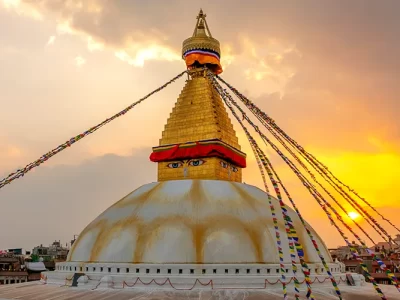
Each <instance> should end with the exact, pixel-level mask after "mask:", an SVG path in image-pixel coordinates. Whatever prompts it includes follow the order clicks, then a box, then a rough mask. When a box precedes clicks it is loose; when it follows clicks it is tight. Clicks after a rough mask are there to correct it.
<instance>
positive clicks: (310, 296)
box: [209, 72, 315, 300]
mask: <svg viewBox="0 0 400 300" xmlns="http://www.w3.org/2000/svg"><path fill="white" fill-rule="evenodd" d="M209 78H210V81H211V84H212V85H213V87H214V88H215V90H216V91H217V92H218V93H219V94H220V96H221V97H222V99H223V100H224V102H225V104H226V105H227V106H228V108H229V109H230V110H231V112H232V114H233V115H234V116H235V118H236V119H237V121H238V122H239V124H241V126H242V128H243V130H244V131H245V133H246V136H247V137H248V138H249V139H250V140H252V141H253V145H254V148H255V149H256V150H257V152H258V153H259V154H261V153H262V150H261V149H259V147H258V145H257V144H256V143H255V141H254V140H253V139H252V137H251V135H250V133H249V132H248V130H247V128H246V127H245V126H244V124H243V123H242V121H241V120H240V118H239V116H238V115H237V114H236V112H235V110H234V109H233V107H232V106H231V104H230V102H231V99H230V98H231V97H230V95H229V94H228V93H226V92H225V91H224V90H223V89H222V87H221V86H220V85H219V84H218V82H217V81H216V80H215V78H214V74H212V73H211V72H209ZM227 98H229V100H228V99H227ZM260 159H261V161H262V156H261V155H260ZM263 165H264V167H265V169H266V170H267V173H268V175H269V177H270V179H271V183H272V185H273V186H274V190H275V192H276V193H277V195H279V196H278V199H279V197H280V192H279V187H278V186H277V185H276V181H275V179H274V178H273V175H272V173H271V172H270V169H269V168H268V166H267V165H266V164H265V162H263ZM267 195H268V202H269V205H270V209H271V213H272V218H273V222H274V228H275V232H276V237H277V244H278V251H279V257H280V262H281V263H280V269H281V272H282V277H283V278H284V275H283V273H284V272H285V269H284V265H283V252H282V246H281V239H280V233H279V227H278V219H277V218H276V213H275V207H274V205H273V203H272V198H271V196H270V194H269V193H267ZM279 204H280V207H281V212H282V217H283V220H284V223H285V227H286V228H285V230H286V232H288V231H290V232H291V236H292V237H293V240H294V243H295V247H296V250H297V255H298V257H299V260H300V263H301V266H302V271H303V274H304V277H305V282H306V286H307V294H306V297H307V299H311V300H314V299H315V298H314V296H313V294H312V289H311V279H310V276H309V275H310V269H309V267H308V265H307V263H306V262H305V260H304V249H303V246H302V245H301V244H300V243H299V239H298V236H297V232H296V230H295V228H294V226H293V222H292V219H291V218H290V216H289V215H288V213H287V209H286V207H285V204H284V202H283V200H282V198H280V199H279ZM288 240H289V241H290V237H289V236H288ZM295 271H296V269H294V270H293V273H294V274H295ZM296 281H297V284H296ZM283 291H284V299H286V297H287V289H286V285H284V286H283ZM298 291H299V290H298V280H297V278H296V279H295V293H296V299H298V297H299V296H298Z"/></svg>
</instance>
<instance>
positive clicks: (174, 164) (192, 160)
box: [150, 10, 246, 182]
mask: <svg viewBox="0 0 400 300" xmlns="http://www.w3.org/2000/svg"><path fill="white" fill-rule="evenodd" d="M205 17H206V15H205V14H203V11H202V10H200V13H199V15H198V17H197V23H196V27H195V32H194V34H193V37H192V38H189V39H187V40H185V42H184V47H185V45H186V46H187V45H194V42H193V41H194V40H195V39H196V40H197V41H200V40H201V41H203V44H202V46H207V45H208V46H210V45H211V44H212V43H209V42H208V41H209V39H212V41H216V42H217V43H218V50H219V42H218V41H217V40H215V39H213V38H212V37H211V33H210V31H209V29H208V25H207V22H206V21H205ZM206 30H207V32H208V35H207V33H206ZM207 43H208V44H207ZM214 45H216V44H214ZM203 49H204V48H203ZM207 49H209V48H207ZM218 53H219V52H218ZM199 55H201V53H200V54H199ZM200 60H201V57H200ZM205 65H207V66H208V63H206V64H205ZM203 66H204V64H202V63H200V62H199V61H197V64H196V66H193V67H192V68H190V71H189V75H190V78H189V79H188V80H187V82H186V85H185V87H184V88H183V90H182V92H181V94H180V96H179V98H178V101H177V102H176V104H175V107H174V108H173V110H172V113H171V114H170V117H169V118H168V120H167V124H166V125H165V129H164V131H163V132H162V138H161V139H160V144H159V146H158V147H154V148H153V153H152V155H151V156H150V159H151V160H152V161H154V162H158V180H159V181H165V180H177V179H214V180H228V181H236V182H241V181H242V170H241V168H243V167H245V166H246V160H245V157H246V155H245V154H244V153H243V152H241V151H240V146H239V143H238V138H237V137H236V133H235V130H234V129H233V125H232V123H231V120H230V119H229V116H228V113H227V112H226V109H225V107H224V104H223V102H222V99H221V97H220V96H219V94H218V93H217V92H216V91H215V90H214V88H213V86H212V85H211V83H210V82H209V80H208V78H207V77H206V76H205V72H204V70H203V68H202V67H203ZM198 67H201V68H198Z"/></svg>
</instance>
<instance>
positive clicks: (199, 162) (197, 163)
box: [189, 159, 205, 167]
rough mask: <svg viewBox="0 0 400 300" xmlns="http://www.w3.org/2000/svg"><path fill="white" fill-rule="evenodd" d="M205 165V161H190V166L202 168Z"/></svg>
mask: <svg viewBox="0 0 400 300" xmlns="http://www.w3.org/2000/svg"><path fill="white" fill-rule="evenodd" d="M204 163H205V161H204V160H202V159H192V160H191V161H189V166H193V167H197V166H201V165H202V164H204Z"/></svg>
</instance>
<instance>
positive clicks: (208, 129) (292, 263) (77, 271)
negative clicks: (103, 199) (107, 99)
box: [0, 11, 400, 300]
mask: <svg viewBox="0 0 400 300" xmlns="http://www.w3.org/2000/svg"><path fill="white" fill-rule="evenodd" d="M220 56H221V50H220V43H219V41H218V40H217V39H215V38H214V37H213V36H212V35H211V32H210V29H209V26H208V24H207V21H206V15H205V14H204V13H203V12H202V11H200V13H199V15H198V16H197V20H196V25H195V29H194V33H193V35H192V36H191V37H190V38H188V39H186V40H185V41H184V42H183V49H182V57H183V59H184V61H185V63H186V66H187V71H186V74H187V75H188V77H187V80H186V83H185V86H184V88H183V90H182V92H181V93H180V95H179V97H178V100H177V102H176V104H175V107H174V108H173V110H172V112H171V114H170V117H169V118H168V120H167V123H166V125H165V128H164V131H163V132H162V135H161V139H160V141H159V145H157V146H155V147H153V149H152V152H151V154H150V160H151V161H152V162H154V163H157V164H158V180H157V182H152V183H149V184H145V185H143V186H141V187H139V188H137V189H135V190H134V191H133V192H131V193H130V194H128V195H127V196H125V197H123V198H122V199H121V200H119V201H117V202H115V203H114V204H113V205H112V206H111V207H109V208H108V209H106V210H105V211H104V212H103V213H102V214H101V215H99V216H98V217H97V218H95V219H94V220H93V221H92V222H91V223H89V224H88V225H87V226H86V228H84V229H83V231H82V232H81V233H80V234H79V237H78V239H77V240H76V241H75V243H74V244H73V247H72V248H71V250H70V252H69V255H68V258H67V261H65V262H61V263H57V265H56V270H55V271H52V272H43V273H42V275H41V278H42V279H41V281H40V282H30V283H23V284H14V285H8V286H0V299H17V298H18V299H83V300H85V299H284V298H286V299H296V298H297V299H379V296H380V295H379V293H378V294H377V293H376V291H375V290H374V287H373V285H372V284H371V283H369V282H368V283H367V282H366V280H365V278H364V276H363V275H361V274H355V273H348V272H347V273H346V272H345V269H344V265H343V264H342V263H340V262H338V261H333V260H332V258H331V256H330V254H329V251H328V249H327V247H326V245H325V243H324V241H323V240H322V239H321V237H320V236H319V235H318V233H317V232H316V231H315V230H314V229H313V228H312V227H311V226H310V225H309V224H308V223H306V222H305V221H304V220H303V219H302V218H301V215H299V212H298V211H295V210H294V209H292V208H290V207H288V206H285V204H283V201H286V200H282V199H280V198H279V197H278V196H273V195H272V192H267V191H263V190H261V189H260V188H258V187H255V186H253V185H251V184H246V183H243V182H242V169H243V168H245V167H246V153H244V152H243V151H242V150H241V146H240V144H239V140H238V137H237V135H236V132H235V130H234V127H233V124H232V121H231V119H230V117H229V115H228V112H229V110H230V109H231V108H232V107H233V106H234V104H233V105H232V102H230V103H231V105H227V102H226V101H228V100H229V99H230V98H229V97H228V96H226V94H224V90H223V89H221V88H220V86H219V85H218V84H217V81H216V79H210V78H212V76H216V77H217V75H218V74H221V73H222V66H221V64H220ZM132 107H133V106H132ZM132 107H131V108H132ZM227 109H228V110H227ZM127 110H128V109H127ZM125 112H126V111H124V112H122V113H120V114H118V115H123V114H124V113H125ZM234 116H239V118H236V120H245V119H246V118H247V116H246V115H245V114H244V113H243V112H240V113H237V114H236V115H235V114H234ZM245 131H246V130H245ZM85 134H86V132H85ZM85 134H83V135H82V136H80V137H79V136H78V137H79V138H82V137H83V136H85ZM246 135H247V136H248V137H249V140H250V142H251V141H252V138H251V137H250V136H249V135H248V134H247V131H246ZM77 140H78V139H76V140H74V142H75V141H77ZM72 143H73V142H71V144H72ZM252 149H253V151H254V153H255V154H259V155H260V157H259V158H260V159H257V161H258V162H259V164H260V165H262V163H264V166H266V167H267V168H268V165H269V164H268V161H267V162H265V159H266V158H265V156H262V152H261V150H258V148H257V146H256V144H252ZM60 151H61V150H60ZM52 153H53V152H52ZM54 153H56V152H54ZM51 155H53V154H51ZM51 155H48V156H46V157H44V160H47V159H48V158H49V157H51ZM268 170H270V172H272V173H273V172H274V171H273V169H272V170H271V169H267V173H268ZM272 173H271V174H272ZM264 175H265V173H264ZM278 183H280V180H279V179H278V180H277V181H276V182H275V183H273V186H274V188H273V189H272V191H274V190H275V191H276V190H277V187H276V186H275V185H277V184H278ZM274 184H275V185H274ZM281 190H282V189H281ZM380 290H381V291H383V292H384V293H385V295H386V296H387V297H388V298H391V299H400V298H399V295H400V294H399V293H398V292H397V290H396V288H395V287H393V286H385V287H382V286H380Z"/></svg>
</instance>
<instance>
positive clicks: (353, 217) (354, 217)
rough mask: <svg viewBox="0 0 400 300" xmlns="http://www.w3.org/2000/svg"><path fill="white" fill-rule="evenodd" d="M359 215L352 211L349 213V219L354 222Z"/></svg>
mask: <svg viewBox="0 0 400 300" xmlns="http://www.w3.org/2000/svg"><path fill="white" fill-rule="evenodd" d="M359 216H360V215H359V214H358V213H356V212H354V211H351V212H349V218H350V219H352V220H355V219H357V218H358V217H359Z"/></svg>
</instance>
